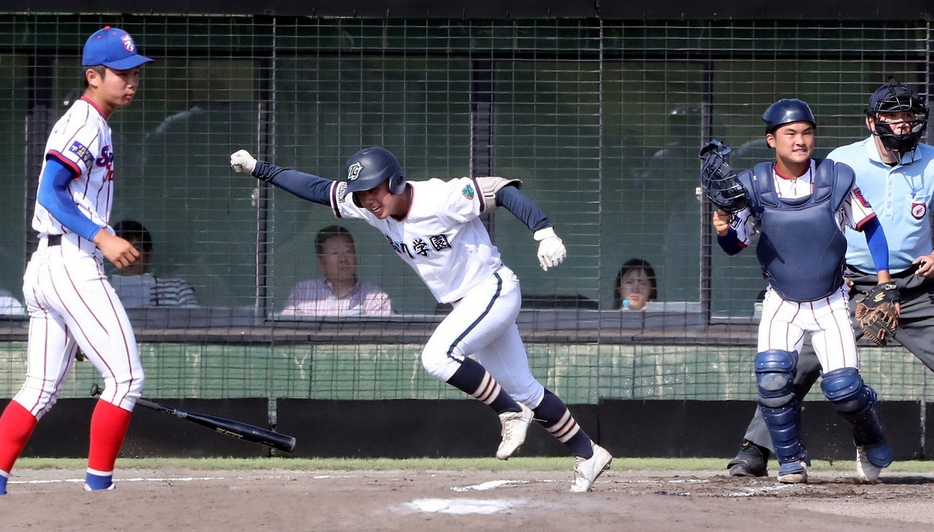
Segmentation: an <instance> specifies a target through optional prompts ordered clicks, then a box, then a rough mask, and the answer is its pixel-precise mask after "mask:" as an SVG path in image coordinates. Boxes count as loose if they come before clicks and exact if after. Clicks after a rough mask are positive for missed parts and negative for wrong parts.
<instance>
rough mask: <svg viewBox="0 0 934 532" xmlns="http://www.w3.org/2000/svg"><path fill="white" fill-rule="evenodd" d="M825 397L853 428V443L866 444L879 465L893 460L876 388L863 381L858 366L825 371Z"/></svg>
mask: <svg viewBox="0 0 934 532" xmlns="http://www.w3.org/2000/svg"><path fill="white" fill-rule="evenodd" d="M820 388H821V391H822V392H824V396H825V397H826V398H827V399H830V402H832V403H833V405H834V406H835V407H836V408H837V413H838V414H840V416H842V417H843V419H845V420H846V421H847V423H849V424H850V427H852V429H853V442H854V443H856V445H857V446H865V447H866V454H867V456H868V458H869V461H870V462H872V464H873V465H875V466H877V467H887V466H889V465H890V464H891V463H892V459H893V455H892V448H891V447H889V444H888V443H886V441H885V427H884V426H883V424H882V414H881V413H880V412H879V403H878V401H877V400H876V391H875V390H873V389H872V388H870V387H869V386H866V384H865V383H863V378H862V377H861V376H860V374H859V370H858V369H856V368H840V369H835V370H833V371H828V372H827V373H825V374H824V376H823V379H822V380H821V383H820Z"/></svg>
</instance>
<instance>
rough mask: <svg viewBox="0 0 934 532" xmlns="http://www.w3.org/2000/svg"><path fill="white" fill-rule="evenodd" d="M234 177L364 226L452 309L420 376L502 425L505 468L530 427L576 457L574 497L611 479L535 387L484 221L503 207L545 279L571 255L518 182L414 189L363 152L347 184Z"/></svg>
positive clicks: (597, 452) (264, 172)
mask: <svg viewBox="0 0 934 532" xmlns="http://www.w3.org/2000/svg"><path fill="white" fill-rule="evenodd" d="M230 165H231V167H233V169H234V170H236V171H237V172H244V173H250V174H252V175H253V176H254V177H256V178H258V179H260V180H262V181H266V182H269V183H272V184H273V185H275V186H277V187H279V188H281V189H283V190H286V191H288V192H291V193H292V194H294V195H296V196H298V197H300V198H303V199H306V200H308V201H312V202H315V203H319V204H321V205H329V206H330V207H331V209H332V210H333V212H334V215H335V216H337V217H338V218H357V219H361V220H364V221H366V222H367V223H369V224H370V225H372V226H373V227H375V228H377V229H378V230H379V231H380V232H381V233H382V234H383V236H385V237H386V240H387V241H388V242H389V245H391V246H392V248H393V250H395V252H396V254H397V255H398V256H399V258H401V259H402V260H404V261H405V262H406V263H408V264H409V265H410V266H411V267H412V268H413V269H414V270H415V271H416V272H417V273H418V275H419V277H421V278H422V281H424V282H425V284H426V285H427V286H428V288H429V289H430V290H431V292H432V294H434V296H435V298H436V299H437V300H438V301H439V302H440V303H450V304H452V305H453V307H454V309H453V310H452V311H451V313H450V314H449V315H448V316H447V317H446V318H445V319H444V320H443V321H442V322H441V324H440V325H438V328H437V329H436V330H435V332H434V333H433V334H432V336H431V338H430V339H429V340H428V343H427V344H426V345H425V348H424V350H423V351H422V364H423V366H424V367H425V369H426V370H428V373H430V374H431V375H432V376H433V377H435V378H436V379H439V380H441V381H443V382H446V383H448V384H450V385H451V386H454V387H455V388H457V389H459V390H461V391H463V392H466V393H468V394H470V395H471V396H473V397H474V398H476V399H479V400H480V401H483V403H484V404H486V405H488V406H490V407H491V408H492V409H493V410H495V411H496V412H497V413H498V414H499V417H500V421H501V423H502V427H503V428H502V441H501V442H500V445H499V449H498V450H497V451H496V457H497V458H499V459H501V460H506V459H508V458H509V457H510V456H512V454H513V453H514V452H515V451H516V449H518V448H519V446H520V445H522V443H523V442H524V441H525V436H526V431H527V430H528V426H529V424H530V423H531V422H532V419H533V417H534V419H535V420H536V421H538V422H539V423H541V424H542V425H543V426H544V427H545V428H546V429H547V430H548V432H550V433H551V434H552V435H553V436H554V437H555V438H557V439H558V441H560V442H561V443H563V444H564V445H565V446H567V448H568V450H569V451H570V452H571V453H572V454H573V455H574V456H575V457H576V459H577V461H576V464H575V466H574V474H575V476H574V483H573V484H572V485H571V491H572V492H587V491H590V490H591V487H592V485H593V483H594V481H595V480H596V479H597V477H599V476H600V474H601V473H602V472H603V471H605V470H607V469H609V467H610V462H611V460H612V456H610V453H609V452H607V451H606V450H605V449H603V448H602V447H600V446H599V445H597V444H596V443H594V442H593V441H592V440H591V439H590V437H589V436H588V435H587V434H586V433H585V432H584V430H583V429H582V428H581V427H580V425H578V424H577V421H576V420H575V419H574V417H573V416H572V415H571V413H570V411H569V410H568V408H567V406H566V405H565V404H564V402H563V401H562V400H561V399H560V398H558V396H557V395H555V394H553V393H552V392H550V391H549V390H547V389H545V387H544V386H542V384H541V383H539V382H538V381H537V380H536V379H535V377H534V376H533V375H532V372H531V370H530V369H529V362H528V356H527V354H526V351H525V346H524V345H523V344H522V339H521V338H520V337H519V329H518V327H517V326H516V317H517V316H518V315H519V308H520V304H521V300H522V297H521V294H520V291H519V279H518V278H517V277H516V275H515V274H514V273H513V272H512V270H510V269H509V268H507V267H506V266H505V265H503V262H502V260H501V259H500V255H499V251H498V250H497V249H496V246H494V245H493V244H492V243H491V242H490V235H489V233H488V232H487V230H486V228H485V227H484V226H483V223H482V222H481V221H480V219H479V216H480V215H481V214H483V213H485V212H492V211H493V210H494V209H496V208H497V206H502V207H504V208H505V209H506V210H508V211H509V212H511V213H512V214H513V215H515V216H516V217H517V218H519V219H520V220H522V221H523V222H524V223H525V224H526V225H527V226H528V227H529V229H531V230H532V231H533V232H534V238H535V240H536V241H538V242H539V248H538V259H539V263H540V264H541V266H542V268H543V269H544V270H545V271H548V268H550V267H554V266H557V265H558V264H560V263H561V262H562V261H563V260H564V257H565V255H566V254H567V251H566V250H565V247H564V244H563V243H562V242H561V239H560V238H558V236H557V235H556V234H555V231H554V228H553V227H552V225H551V222H550V221H549V220H548V218H547V217H546V216H545V215H544V213H542V211H541V210H540V209H539V208H538V206H537V205H535V203H533V202H532V201H531V200H530V199H528V197H526V196H525V195H524V194H522V192H520V191H519V187H520V186H521V183H520V182H519V181H517V180H507V179H503V178H500V177H480V178H469V177H462V178H457V179H451V180H449V181H443V180H440V179H430V180H428V181H417V182H413V181H406V179H405V175H404V172H403V171H402V167H401V166H400V165H399V162H398V161H397V160H396V158H395V156H393V154H392V153H390V152H389V151H387V150H385V149H383V148H367V149H364V150H361V151H359V152H357V153H356V154H355V155H354V156H353V157H351V158H350V159H349V160H348V161H347V164H346V167H345V174H344V175H345V176H346V179H347V180H346V181H343V182H338V181H332V180H329V179H324V178H321V177H318V176H314V175H309V174H305V173H302V172H298V171H296V170H289V169H283V168H280V167H278V166H274V165H272V164H269V163H267V162H265V161H257V160H256V159H254V158H253V156H251V155H250V154H249V153H248V152H246V151H244V150H240V151H238V152H236V153H234V154H232V155H231V156H230ZM470 355H472V356H473V357H474V358H476V360H474V359H473V358H470Z"/></svg>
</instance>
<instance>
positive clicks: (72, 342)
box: [0, 26, 152, 494]
mask: <svg viewBox="0 0 934 532" xmlns="http://www.w3.org/2000/svg"><path fill="white" fill-rule="evenodd" d="M150 61H152V60H151V59H149V58H148V57H143V56H141V55H139V53H138V52H137V49H136V43H135V42H134V41H133V38H132V37H130V35H129V34H128V33H127V32H125V31H123V30H121V29H119V28H111V27H109V26H107V27H105V28H103V29H100V30H98V31H96V32H95V33H94V34H93V35H91V36H90V37H89V38H88V40H87V42H86V43H85V45H84V55H83V58H82V62H81V64H82V66H83V68H84V75H85V91H84V95H83V96H82V97H81V99H80V100H78V101H76V102H75V103H74V105H72V106H71V108H70V109H69V110H68V112H67V113H65V115H64V116H63V117H62V118H61V119H59V121H58V122H57V123H56V124H55V127H54V128H53V130H52V133H51V135H49V139H48V143H47V144H46V149H45V161H44V163H43V165H42V173H41V175H40V177H39V189H38V192H37V195H36V196H37V199H36V208H35V216H34V217H33V220H32V228H33V229H34V230H35V231H36V232H37V233H38V234H39V247H38V249H37V250H36V252H35V253H33V255H32V258H31V259H30V261H29V264H28V265H27V267H26V273H25V275H24V277H23V297H24V299H25V300H26V307H27V310H28V312H29V344H28V347H27V355H26V356H27V368H26V382H25V383H24V384H23V387H22V388H21V389H20V391H19V393H17V394H16V396H15V397H13V400H12V401H11V402H10V403H9V405H8V406H7V407H6V409H5V410H4V412H3V416H2V417H0V494H4V493H6V485H7V480H8V479H9V476H10V470H11V469H12V468H13V464H14V463H15V462H16V459H17V458H18V457H19V455H20V453H21V452H22V450H23V447H25V446H26V442H27V441H28V439H29V436H30V435H31V434H32V431H33V428H35V426H36V423H37V422H38V420H39V419H40V418H41V417H42V416H43V414H45V413H46V412H48V411H49V409H51V408H52V405H54V404H55V401H56V400H57V399H58V396H59V394H60V393H61V390H62V386H63V385H64V382H65V377H66V376H67V375H68V373H69V372H70V371H71V368H72V366H73V365H74V361H75V354H76V350H77V349H78V348H79V347H80V348H81V351H82V352H83V353H84V355H85V356H86V357H87V359H88V360H90V362H91V363H92V364H94V367H95V368H97V370H98V371H100V372H101V376H102V377H103V378H104V391H103V393H102V394H101V398H100V400H99V401H98V402H97V406H96V407H95V409H94V414H93V415H92V417H91V443H90V450H89V452H88V468H87V473H86V475H85V484H84V489H85V490H87V491H97V490H106V489H113V487H114V484H113V470H114V464H115V462H116V460H117V454H118V453H119V452H120V447H121V446H122V445H123V439H124V437H125V436H126V431H127V428H128V427H129V424H130V413H131V412H132V411H133V407H134V406H135V404H136V399H137V398H138V397H139V396H140V392H141V391H142V389H143V368H142V365H141V364H140V359H139V352H138V351H137V345H136V336H135V335H134V334H133V328H132V327H131V326H130V321H129V320H128V319H127V315H126V311H124V309H123V305H122V304H121V303H120V299H119V298H118V297H117V295H116V293H115V292H114V290H113V288H112V287H111V286H110V283H109V282H108V281H107V277H106V276H105V275H104V263H103V259H104V257H106V258H107V259H108V260H110V261H111V262H113V263H114V264H115V265H116V266H118V267H124V266H127V265H129V264H132V263H134V262H136V261H137V260H138V259H139V252H138V251H137V250H136V249H135V248H134V247H133V246H132V245H131V244H130V243H129V242H127V241H126V240H124V239H122V238H119V237H117V236H114V234H113V229H111V228H110V226H109V225H108V219H109V218H110V208H111V206H112V205H113V197H114V194H113V190H114V171H113V168H114V149H113V143H112V142H111V135H110V126H109V125H108V124H107V120H108V119H109V118H110V117H111V115H113V113H114V112H115V111H116V110H117V109H119V108H121V107H126V106H128V105H130V103H131V102H132V101H133V97H134V96H135V95H136V91H137V89H138V88H139V69H140V66H142V65H143V64H145V63H148V62H150Z"/></svg>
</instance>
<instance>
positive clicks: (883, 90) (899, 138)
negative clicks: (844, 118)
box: [866, 80, 929, 159]
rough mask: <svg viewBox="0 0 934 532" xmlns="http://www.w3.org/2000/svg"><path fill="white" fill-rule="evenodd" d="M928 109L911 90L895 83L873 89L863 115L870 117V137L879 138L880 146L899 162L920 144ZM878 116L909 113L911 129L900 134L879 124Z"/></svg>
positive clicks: (891, 82)
mask: <svg viewBox="0 0 934 532" xmlns="http://www.w3.org/2000/svg"><path fill="white" fill-rule="evenodd" d="M928 112H929V110H928V107H927V105H925V103H924V100H923V99H921V98H920V97H919V96H918V95H917V94H916V93H915V92H913V91H912V90H911V89H909V88H908V87H906V86H905V85H902V84H901V83H896V82H895V81H894V80H893V81H890V82H889V83H887V84H885V85H883V86H881V87H879V88H878V89H876V92H874V93H872V96H871V97H870V98H869V107H867V108H866V116H868V117H871V118H873V120H874V126H875V131H873V134H874V135H876V136H878V137H879V138H880V139H882V145H883V146H885V147H886V148H887V149H888V150H889V151H891V152H894V153H895V155H896V156H897V157H898V158H899V159H901V157H902V155H903V154H905V153H908V152H912V151H914V149H915V148H917V147H918V143H919V142H921V137H922V136H923V135H924V131H925V130H926V129H927V127H928ZM877 113H912V114H913V115H914V117H913V118H912V120H910V121H906V122H908V123H909V124H910V126H911V129H910V130H909V131H908V133H905V134H903V135H899V134H897V133H895V131H894V130H893V129H892V124H890V123H888V122H882V121H880V120H879V119H878V117H877V116H876V114H877Z"/></svg>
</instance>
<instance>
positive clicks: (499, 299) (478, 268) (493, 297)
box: [331, 177, 545, 409]
mask: <svg viewBox="0 0 934 532" xmlns="http://www.w3.org/2000/svg"><path fill="white" fill-rule="evenodd" d="M407 183H408V185H409V186H411V187H412V189H413V194H412V205H411V208H410V209H409V213H408V215H407V216H406V217H405V218H404V219H403V220H395V219H393V218H391V217H390V218H387V219H385V220H380V219H378V218H376V217H375V216H373V214H372V213H371V212H370V211H368V210H367V209H365V208H361V207H357V206H356V205H354V203H353V201H352V200H351V197H350V195H349V194H345V193H344V192H345V189H346V186H347V184H346V182H339V183H335V184H334V185H332V186H333V187H334V188H333V189H332V194H331V198H332V201H331V207H332V208H333V209H334V213H335V215H336V216H338V217H344V218H358V219H362V220H365V221H366V222H367V223H369V224H370V225H372V226H373V227H375V228H377V229H379V230H380V231H381V232H382V233H383V235H384V236H385V237H386V239H387V240H388V241H389V244H390V245H391V246H392V248H393V249H394V250H395V251H396V254H398V255H399V257H400V258H402V260H404V261H405V262H407V263H408V264H409V265H410V266H412V268H413V269H414V270H415V271H416V273H418V276H419V277H421V278H422V280H423V281H424V282H425V284H426V285H427V286H428V288H429V289H430V290H431V292H432V294H434V296H435V298H436V299H437V300H438V301H439V302H441V303H453V306H454V310H453V311H451V313H450V314H448V316H447V317H446V318H445V319H444V320H443V321H442V322H441V323H440V324H439V325H438V328H437V329H435V332H434V333H432V335H431V338H430V339H429V340H428V342H427V343H426V344H425V348H424V350H423V351H422V364H423V365H424V367H425V369H426V370H427V371H428V372H429V373H430V374H431V375H432V376H433V377H435V378H436V379H438V380H440V381H442V382H447V381H448V379H450V378H451V376H452V375H453V374H454V373H455V372H456V371H457V369H458V368H459V367H460V363H459V362H457V361H458V360H460V359H462V358H463V357H465V356H468V355H473V356H474V357H475V358H476V359H477V361H478V362H480V364H482V365H483V367H484V368H486V369H487V371H489V373H490V375H492V376H493V378H494V379H495V380H496V382H498V383H499V384H500V385H501V386H502V388H503V390H505V391H506V393H508V394H509V396H510V397H512V398H513V399H515V400H516V401H518V402H520V403H523V404H525V405H526V406H528V407H529V408H532V409H534V408H537V407H538V405H539V404H540V403H541V401H542V398H543V397H544V394H545V387H544V386H543V385H542V384H541V383H540V382H538V381H537V380H536V379H535V377H534V376H533V375H532V371H531V369H530V368H529V360H528V355H527V353H526V351H525V346H524V345H523V344H522V339H521V337H520V336H519V328H518V326H517V325H516V318H517V317H518V315H519V309H520V308H521V306H522V295H521V290H520V288H519V279H518V278H517V277H516V274H515V273H513V271H512V270H510V269H509V268H507V267H506V266H505V265H503V262H502V260H501V259H500V255H499V251H498V250H497V249H496V246H494V245H493V244H492V242H491V241H490V234H489V233H488V232H487V230H486V227H484V226H483V223H482V222H481V221H480V219H479V216H480V214H481V213H483V212H484V211H485V210H486V209H487V203H486V200H485V199H484V194H483V191H482V189H481V188H480V186H479V184H478V182H477V181H476V180H475V179H471V178H469V177H461V178H456V179H452V180H450V181H443V180H440V179H430V180H428V181H421V182H412V181H408V182H407Z"/></svg>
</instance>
